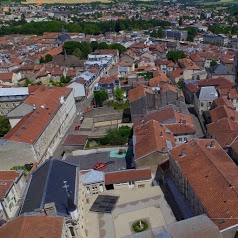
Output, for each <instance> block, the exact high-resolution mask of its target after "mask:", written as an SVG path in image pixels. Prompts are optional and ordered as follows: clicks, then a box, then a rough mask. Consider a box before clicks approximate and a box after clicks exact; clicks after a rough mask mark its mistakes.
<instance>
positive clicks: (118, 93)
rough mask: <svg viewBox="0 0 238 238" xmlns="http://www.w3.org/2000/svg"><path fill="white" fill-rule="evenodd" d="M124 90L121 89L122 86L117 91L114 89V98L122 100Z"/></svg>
mask: <svg viewBox="0 0 238 238" xmlns="http://www.w3.org/2000/svg"><path fill="white" fill-rule="evenodd" d="M123 94H124V91H123V90H122V89H121V88H117V89H116V90H115V91H114V98H115V99H116V100H117V101H121V100H122V99H123V98H124V95H123Z"/></svg>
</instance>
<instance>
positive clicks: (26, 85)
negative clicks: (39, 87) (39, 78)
mask: <svg viewBox="0 0 238 238" xmlns="http://www.w3.org/2000/svg"><path fill="white" fill-rule="evenodd" d="M32 84H33V81H32V80H30V79H28V78H26V79H25V83H24V87H28V85H32Z"/></svg>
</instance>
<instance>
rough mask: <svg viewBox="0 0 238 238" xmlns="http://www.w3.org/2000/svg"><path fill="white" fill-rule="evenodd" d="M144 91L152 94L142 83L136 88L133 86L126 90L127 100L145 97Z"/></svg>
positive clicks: (131, 100)
mask: <svg viewBox="0 0 238 238" xmlns="http://www.w3.org/2000/svg"><path fill="white" fill-rule="evenodd" d="M146 93H149V94H154V93H153V91H152V89H150V88H148V87H146V86H144V85H140V86H138V87H136V88H133V89H131V90H129V92H128V100H129V102H133V101H135V100H137V99H139V98H142V97H145V96H146Z"/></svg>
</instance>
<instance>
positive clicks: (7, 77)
mask: <svg viewBox="0 0 238 238" xmlns="http://www.w3.org/2000/svg"><path fill="white" fill-rule="evenodd" d="M12 76H13V73H12V72H9V73H0V80H1V81H12Z"/></svg>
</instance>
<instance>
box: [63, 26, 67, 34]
mask: <svg viewBox="0 0 238 238" xmlns="http://www.w3.org/2000/svg"><path fill="white" fill-rule="evenodd" d="M65 33H66V30H65V28H64V26H63V25H62V34H65Z"/></svg>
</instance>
